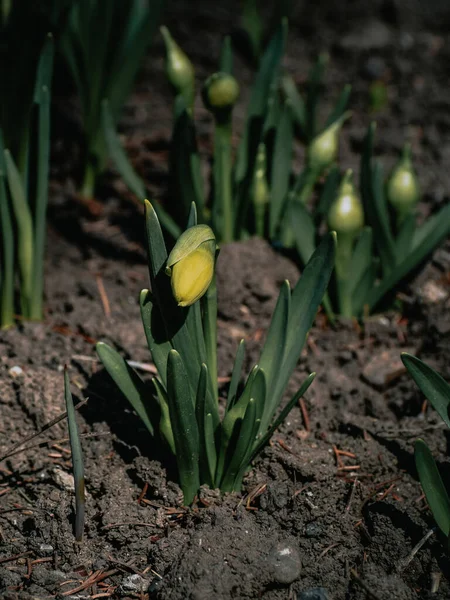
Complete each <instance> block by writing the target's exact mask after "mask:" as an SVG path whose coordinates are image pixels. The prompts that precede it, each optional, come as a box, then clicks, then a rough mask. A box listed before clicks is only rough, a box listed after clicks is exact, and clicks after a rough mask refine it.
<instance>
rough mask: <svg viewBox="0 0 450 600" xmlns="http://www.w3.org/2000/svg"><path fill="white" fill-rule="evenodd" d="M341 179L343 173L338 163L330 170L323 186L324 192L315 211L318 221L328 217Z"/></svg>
mask: <svg viewBox="0 0 450 600" xmlns="http://www.w3.org/2000/svg"><path fill="white" fill-rule="evenodd" d="M340 181H341V173H340V171H339V167H338V166H337V165H333V166H332V167H331V169H330V170H329V172H328V176H327V178H326V181H325V185H324V186H323V189H322V193H321V194H320V198H319V202H318V204H317V208H316V210H315V211H314V221H315V222H316V223H318V222H320V221H321V220H322V219H325V218H326V217H327V215H328V211H329V210H330V206H331V205H332V203H333V201H334V200H335V198H336V196H337V193H338V188H339V183H340Z"/></svg>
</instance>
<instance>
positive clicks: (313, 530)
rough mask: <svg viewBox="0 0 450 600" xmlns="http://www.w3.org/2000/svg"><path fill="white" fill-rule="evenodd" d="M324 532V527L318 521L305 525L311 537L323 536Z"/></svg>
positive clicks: (308, 535)
mask: <svg viewBox="0 0 450 600" xmlns="http://www.w3.org/2000/svg"><path fill="white" fill-rule="evenodd" d="M322 533H323V531H322V527H321V526H320V525H319V524H318V523H314V521H313V522H312V523H308V524H307V525H306V527H305V535H306V537H309V538H315V537H319V536H321V535H322Z"/></svg>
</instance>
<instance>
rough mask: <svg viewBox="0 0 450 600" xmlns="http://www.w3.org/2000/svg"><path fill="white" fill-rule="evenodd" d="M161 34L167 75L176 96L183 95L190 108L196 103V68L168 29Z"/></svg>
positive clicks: (164, 29) (164, 28) (163, 28)
mask: <svg viewBox="0 0 450 600" xmlns="http://www.w3.org/2000/svg"><path fill="white" fill-rule="evenodd" d="M160 31H161V34H162V36H163V39H164V45H165V47H166V65H165V66H166V75H167V78H168V80H169V82H170V84H171V85H172V87H173V88H174V90H175V93H176V94H182V95H183V96H184V97H185V99H186V103H187V105H188V106H189V107H190V106H192V104H193V102H194V93H195V72H194V67H193V65H192V63H191V61H190V60H189V58H188V57H187V56H186V54H185V53H184V52H183V50H182V49H181V48H180V46H179V45H178V44H177V43H176V42H175V40H174V39H173V37H172V36H171V35H170V32H169V30H168V29H167V27H164V26H163V27H161V29H160Z"/></svg>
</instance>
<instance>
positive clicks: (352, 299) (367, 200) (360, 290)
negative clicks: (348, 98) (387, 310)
mask: <svg viewBox="0 0 450 600" xmlns="http://www.w3.org/2000/svg"><path fill="white" fill-rule="evenodd" d="M374 133H375V124H371V125H370V127H369V129H368V132H367V136H366V139H365V143H364V150H363V153H362V156H361V166H360V180H359V186H356V185H355V184H354V183H353V182H352V181H351V175H350V174H349V173H347V174H346V175H345V176H344V177H341V175H340V173H339V170H338V169H337V168H333V169H331V170H330V172H329V174H328V177H327V179H326V181H325V184H324V186H323V189H322V193H321V195H320V197H319V200H318V202H317V204H315V205H313V207H312V208H310V207H308V206H306V205H305V204H303V203H296V204H295V205H293V206H292V210H291V213H290V217H291V222H292V229H293V231H294V234H295V242H296V246H297V249H298V251H299V254H300V257H301V258H302V260H303V261H306V260H307V259H308V258H309V256H310V255H311V253H312V251H313V250H314V248H315V245H316V243H317V240H318V239H320V234H319V232H320V230H321V228H322V226H323V224H324V222H325V223H328V225H329V227H330V228H331V229H333V230H335V231H336V232H337V238H338V239H337V242H338V248H337V253H336V271H335V278H334V283H333V286H332V287H331V290H330V294H329V298H328V301H327V306H328V309H329V312H330V314H332V313H333V312H335V313H337V314H341V315H343V316H345V317H361V316H362V315H364V314H365V313H370V312H373V311H374V310H376V309H379V308H380V307H381V306H383V305H386V304H389V302H390V301H391V300H392V298H393V296H394V294H395V291H396V290H397V289H398V286H399V285H400V284H401V283H402V282H403V281H405V280H406V279H408V278H409V277H411V275H412V274H413V273H414V272H415V271H416V270H417V268H418V267H419V266H420V265H421V264H422V263H423V262H424V261H425V260H426V259H427V258H428V257H429V255H430V254H431V253H432V252H433V250H434V249H435V248H436V247H437V246H438V245H439V244H440V243H441V242H442V241H443V240H444V239H445V238H446V237H447V236H448V234H449V233H450V205H448V204H447V205H446V206H444V207H443V208H441V209H440V210H439V211H438V212H436V213H435V214H433V215H430V216H429V217H428V218H427V219H426V220H425V221H424V222H423V223H422V224H419V221H418V219H417V215H416V206H417V203H418V200H419V197H420V191H419V185H418V181H417V176H416V174H415V172H414V168H413V165H412V162H411V155H410V149H409V147H408V146H407V147H405V149H404V151H403V153H402V156H401V157H400V160H399V162H398V163H397V165H396V166H395V167H394V169H393V171H392V173H391V174H390V176H389V178H387V179H385V177H384V171H383V166H382V164H381V162H380V160H379V159H376V158H374V156H373V145H374ZM346 181H347V183H346ZM338 209H339V210H338Z"/></svg>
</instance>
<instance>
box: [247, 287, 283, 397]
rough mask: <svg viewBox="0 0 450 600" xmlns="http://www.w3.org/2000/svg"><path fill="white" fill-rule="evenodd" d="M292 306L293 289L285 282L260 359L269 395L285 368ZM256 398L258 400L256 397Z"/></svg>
mask: <svg viewBox="0 0 450 600" xmlns="http://www.w3.org/2000/svg"><path fill="white" fill-rule="evenodd" d="M290 305H291V288H290V286H289V282H288V281H284V282H283V284H282V286H281V289H280V293H279V295H278V300H277V304H276V306H275V310H274V312H273V315H272V320H271V322H270V326H269V330H268V332H267V335H266V341H265V344H264V348H263V350H262V352H261V356H260V359H259V366H260V367H261V368H262V369H264V372H265V374H266V379H267V382H268V383H269V394H271V393H272V389H271V385H273V382H274V381H275V380H276V377H277V375H278V373H279V371H280V369H281V368H282V366H283V360H284V353H285V350H286V342H287V336H288V328H289V316H290ZM254 397H255V398H256V396H254Z"/></svg>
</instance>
